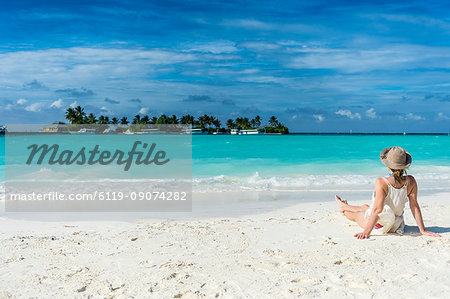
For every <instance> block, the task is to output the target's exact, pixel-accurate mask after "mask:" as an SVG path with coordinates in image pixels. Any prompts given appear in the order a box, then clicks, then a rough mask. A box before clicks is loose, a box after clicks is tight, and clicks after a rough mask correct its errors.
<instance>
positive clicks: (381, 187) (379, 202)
mask: <svg viewBox="0 0 450 299" xmlns="http://www.w3.org/2000/svg"><path fill="white" fill-rule="evenodd" d="M386 194H387V186H386V184H385V183H384V181H383V179H382V178H378V179H377V180H376V181H375V202H374V204H373V209H372V213H371V214H370V218H369V220H368V221H367V224H366V227H365V229H364V231H363V232H362V233H359V234H356V235H355V237H356V238H358V239H367V238H369V236H370V233H371V232H372V230H373V227H374V226H375V224H377V221H378V218H379V217H378V214H380V213H381V212H383V208H384V199H385V198H386Z"/></svg>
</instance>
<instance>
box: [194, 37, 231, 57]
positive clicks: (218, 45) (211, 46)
mask: <svg viewBox="0 0 450 299" xmlns="http://www.w3.org/2000/svg"><path fill="white" fill-rule="evenodd" d="M237 50H238V49H237V48H236V47H235V46H234V42H232V41H227V40H224V41H214V42H209V43H196V44H193V45H191V46H190V47H189V49H188V50H187V51H188V52H204V53H212V54H220V53H232V52H236V51H237Z"/></svg>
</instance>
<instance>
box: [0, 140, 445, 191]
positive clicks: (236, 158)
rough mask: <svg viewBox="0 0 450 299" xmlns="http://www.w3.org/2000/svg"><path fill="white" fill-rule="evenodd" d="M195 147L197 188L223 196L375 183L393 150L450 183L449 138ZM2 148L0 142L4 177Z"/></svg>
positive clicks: (199, 143)
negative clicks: (239, 190) (235, 191)
mask: <svg viewBox="0 0 450 299" xmlns="http://www.w3.org/2000/svg"><path fill="white" fill-rule="evenodd" d="M192 144H193V148H192V157H193V168H192V170H193V177H194V186H200V187H201V186H203V187H204V186H210V185H215V186H216V189H220V190H222V189H227V186H228V185H239V186H240V187H243V186H244V187H249V188H250V187H252V186H259V187H262V188H269V189H270V188H272V187H273V186H280V184H281V185H302V186H303V185H305V184H306V185H307V184H317V183H330V184H346V183H349V182H350V181H352V180H357V181H358V180H360V182H361V180H362V182H363V183H367V182H371V183H373V181H372V179H373V177H375V176H378V175H385V174H386V173H387V170H386V169H385V168H384V166H383V165H382V164H381V162H380V159H379V153H380V151H381V150H382V149H384V148H386V147H388V146H394V145H397V146H401V147H403V148H405V149H406V150H407V151H409V152H410V153H411V155H412V157H413V164H412V166H411V168H410V170H409V173H411V174H418V175H420V176H422V178H423V179H430V180H431V179H440V180H443V181H444V182H447V183H448V180H449V178H450V151H449V148H450V136H447V135H285V136H267V135H266V136H231V135H222V136H220V135H219V136H214V135H205V136H193V137H192ZM3 145H4V137H0V171H1V174H0V175H2V176H3V171H4V161H5V159H4V146H3ZM366 179H367V181H366ZM267 186H268V187H267Z"/></svg>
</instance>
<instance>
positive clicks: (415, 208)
mask: <svg viewBox="0 0 450 299" xmlns="http://www.w3.org/2000/svg"><path fill="white" fill-rule="evenodd" d="M409 181H410V186H411V187H410V188H411V190H410V191H409V194H408V197H409V207H410V208H411V213H412V214H413V217H414V219H415V220H416V223H417V226H418V227H419V231H420V233H421V234H422V235H425V236H433V237H440V236H441V235H439V234H436V233H433V232H430V231H427V230H426V229H425V225H424V224H423V219H422V212H421V211H420V206H419V203H418V202H417V189H418V188H417V182H416V180H415V179H414V177H413V176H410V177H409Z"/></svg>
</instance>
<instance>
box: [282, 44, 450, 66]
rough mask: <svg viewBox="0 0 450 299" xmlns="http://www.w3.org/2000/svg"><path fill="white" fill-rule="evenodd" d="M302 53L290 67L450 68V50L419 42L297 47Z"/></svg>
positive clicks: (288, 64)
mask: <svg viewBox="0 0 450 299" xmlns="http://www.w3.org/2000/svg"><path fill="white" fill-rule="evenodd" d="M296 52H297V53H300V55H299V56H297V57H295V56H293V58H292V59H291V61H290V62H289V63H287V65H286V66H287V67H291V68H299V69H336V70H339V71H342V72H345V73H358V72H368V71H373V70H383V69H386V70H390V71H392V70H401V69H412V68H419V67H426V68H431V67H437V68H448V67H450V63H449V61H450V49H449V48H447V47H432V46H420V45H411V44H405V45H392V46H386V47H383V48H375V49H368V50H361V49H357V48H356V49H333V48H321V47H317V48H312V47H309V48H304V47H302V48H298V49H296Z"/></svg>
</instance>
